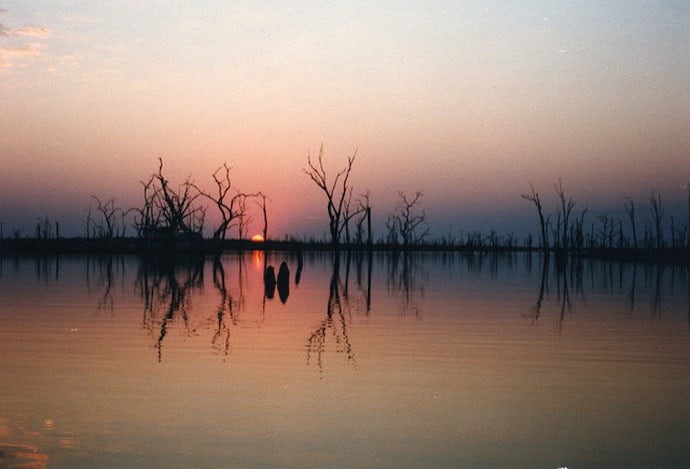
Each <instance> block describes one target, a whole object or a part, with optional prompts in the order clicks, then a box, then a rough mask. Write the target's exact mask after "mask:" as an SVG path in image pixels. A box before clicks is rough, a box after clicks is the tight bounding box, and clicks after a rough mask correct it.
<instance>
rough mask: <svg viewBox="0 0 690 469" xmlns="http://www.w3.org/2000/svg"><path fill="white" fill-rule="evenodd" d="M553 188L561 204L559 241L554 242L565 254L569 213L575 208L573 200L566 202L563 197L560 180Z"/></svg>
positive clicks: (563, 190) (567, 244) (567, 242)
mask: <svg viewBox="0 0 690 469" xmlns="http://www.w3.org/2000/svg"><path fill="white" fill-rule="evenodd" d="M554 187H555V189H556V195H557V196H558V199H559V200H560V202H561V212H560V216H559V219H560V222H561V224H560V226H559V230H561V239H560V240H556V241H557V247H559V248H560V249H562V250H563V251H565V252H567V251H568V249H569V247H570V246H569V244H570V243H569V237H568V225H569V223H570V212H572V211H573V208H574V207H575V201H574V200H573V198H572V197H568V198H567V200H566V197H565V189H563V180H562V179H561V178H559V179H558V184H554Z"/></svg>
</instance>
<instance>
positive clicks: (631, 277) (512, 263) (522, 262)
mask: <svg viewBox="0 0 690 469" xmlns="http://www.w3.org/2000/svg"><path fill="white" fill-rule="evenodd" d="M269 261H270V262H269ZM247 262H250V264H249V265H250V268H249V269H248V268H247V266H246V263H247ZM27 264H28V265H32V269H31V270H32V271H33V274H34V278H35V282H36V284H42V285H50V284H53V283H55V284H62V283H65V282H68V283H69V284H70V288H78V286H77V285H76V284H75V276H74V272H73V266H74V265H81V266H83V267H82V268H83V269H84V270H83V272H84V284H85V287H86V291H87V292H88V295H89V296H91V295H94V296H95V297H96V300H95V303H94V306H95V309H96V311H99V312H105V313H108V314H109V315H110V316H112V317H115V316H116V312H117V311H118V309H119V308H120V307H124V305H118V304H117V302H118V301H123V299H122V298H123V295H126V294H127V291H128V290H130V291H132V287H133V291H134V292H135V294H136V297H137V298H138V301H139V304H140V307H141V309H142V325H143V328H144V330H146V331H147V332H148V334H150V335H151V337H152V338H153V341H154V348H155V350H156V358H157V360H158V361H162V360H163V358H164V349H165V346H164V345H165V342H166V340H167V338H168V336H169V332H170V328H171V327H172V326H173V325H177V324H179V325H180V326H181V327H180V330H181V331H182V333H183V335H184V336H185V337H194V336H198V335H200V334H203V333H202V331H203V330H211V331H212V332H211V334H210V338H209V339H208V340H209V342H208V343H209V344H210V349H211V350H212V351H213V353H214V354H216V355H219V356H222V357H223V358H224V359H225V358H227V357H228V356H229V354H230V351H231V330H232V328H233V327H238V326H240V327H242V328H260V327H261V325H262V324H263V323H264V321H266V319H267V317H268V316H267V314H268V310H269V309H270V308H269V307H270V305H271V300H273V299H275V296H276V292H277V297H278V298H277V299H279V302H275V303H274V305H275V306H272V307H273V308H275V307H276V306H280V305H284V306H285V307H287V306H289V305H291V304H292V303H293V297H295V299H294V302H296V303H295V305H294V306H293V307H294V308H300V306H299V305H301V304H303V303H304V302H305V301H311V300H312V299H313V300H315V301H318V300H317V299H318V297H319V294H318V292H314V288H315V287H314V286H313V285H315V284H314V280H315V279H319V278H321V279H324V280H326V279H328V282H327V283H325V282H324V285H323V287H319V288H323V292H324V294H326V289H327V296H326V302H325V308H323V307H321V308H322V309H321V311H323V313H322V317H321V319H319V320H318V322H317V324H316V326H312V327H313V328H312V329H311V331H310V332H308V333H307V334H306V337H307V362H308V363H316V364H317V366H318V367H319V368H320V369H322V367H323V355H324V353H326V351H327V350H330V349H329V347H328V344H329V343H330V341H332V344H333V347H332V350H333V352H334V353H340V354H344V356H345V357H346V361H347V362H348V363H354V361H355V360H354V358H355V353H354V351H353V346H352V342H351V340H350V329H351V327H352V317H353V314H355V315H358V314H362V315H363V316H364V317H369V316H372V315H374V316H375V315H376V314H377V311H376V309H374V308H373V306H372V304H373V301H376V300H377V299H378V300H380V301H383V302H388V301H389V300H393V302H394V303H395V304H397V306H396V307H395V308H394V310H395V311H397V314H398V315H399V316H401V317H404V316H406V315H408V314H411V315H412V316H414V317H418V318H419V317H421V316H423V315H424V314H425V308H427V307H428V306H427V305H428V304H429V301H433V302H434V304H444V305H449V306H447V307H449V308H450V309H451V310H452V305H454V304H460V303H459V302H460V301H462V299H463V297H462V292H463V291H464V290H465V289H466V287H467V286H468V285H472V289H475V290H476V291H477V292H480V291H487V292H491V291H496V292H500V291H502V290H504V289H505V288H506V286H511V285H512V284H513V283H515V284H518V285H520V286H521V288H524V289H525V290H532V291H533V292H534V296H533V298H534V299H533V300H532V301H526V302H524V305H523V310H522V311H523V313H518V314H521V315H522V316H524V317H526V318H529V320H530V324H532V325H535V324H537V323H538V322H540V321H543V320H544V315H545V314H547V313H552V314H551V317H553V318H554V319H555V324H556V328H557V330H558V331H559V332H562V331H563V330H564V328H565V327H567V322H568V318H570V317H572V316H573V315H575V314H578V310H582V309H586V308H587V307H588V305H589V303H590V302H592V301H598V298H602V297H606V301H607V302H608V303H610V304H613V303H615V302H616V301H620V304H621V305H623V308H620V310H621V311H623V312H624V314H621V318H622V319H626V318H631V317H633V315H634V314H635V313H636V312H640V311H646V312H647V313H648V317H649V318H651V319H653V320H656V321H659V320H661V319H662V317H663V316H664V314H665V312H666V311H669V310H677V309H678V303H679V302H681V303H683V304H685V305H686V307H687V323H688V328H690V275H688V269H687V267H686V266H682V265H677V264H653V263H635V262H619V261H613V260H593V259H584V258H562V257H556V256H543V255H541V254H528V253H485V252H471V253H469V252H468V253H406V254H403V253H372V252H345V253H341V254H339V255H332V254H327V253H314V252H310V253H302V252H295V253H265V252H262V251H255V252H253V253H252V254H251V255H250V256H246V255H243V254H237V255H226V256H223V257H222V258H215V259H212V258H209V259H206V258H204V257H200V256H183V257H177V258H164V257H142V258H136V257H125V256H108V255H103V256H82V257H74V256H63V257H62V258H61V257H60V256H38V257H30V258H22V257H17V256H13V257H10V258H0V273H2V276H1V277H0V281H3V282H5V283H8V282H9V283H10V284H11V283H12V282H14V281H15V280H14V279H15V278H16V277H21V271H22V269H24V267H25V266H26V265H27ZM274 265H278V266H279V267H278V269H277V272H276V269H275V268H274V267H273V266H274ZM290 265H292V266H293V268H294V275H293V272H292V271H291V268H290ZM252 267H253V270H252ZM205 269H209V271H210V273H212V289H210V290H208V291H204V285H205V275H204V272H205ZM132 270H134V271H135V273H134V275H132V273H131V272H129V271H132ZM257 272H258V273H259V279H258V285H261V288H260V289H257V288H255V286H256V285H257V282H256V280H251V279H255V277H254V276H255V275H256V273H257ZM377 272H378V277H377ZM304 275H308V278H309V279H310V282H311V283H310V285H308V286H307V289H306V290H300V289H299V288H298V287H299V286H300V285H301V282H303V280H304ZM229 276H230V277H232V280H231V279H230V278H229ZM377 279H378V280H377ZM250 280H251V281H250ZM252 282H254V283H253V285H254V286H249V287H248V286H247V285H248V283H250V284H251V283H252ZM376 282H378V283H376ZM468 282H469V283H468ZM473 282H478V283H476V285H475V284H474V283H473ZM118 285H119V286H120V287H119V289H117V288H116V287H117V286H118ZM377 285H378V290H377ZM511 288H512V287H511ZM377 291H378V292H379V293H378V294H377V293H376V292H377ZM210 292H214V294H213V295H211V294H210ZM428 292H432V293H431V294H428ZM194 295H197V296H198V298H199V301H198V304H193V302H192V297H193V296H194ZM305 295H307V296H308V297H310V298H307V296H305ZM427 296H429V298H427ZM212 297H215V298H216V299H212ZM248 301H250V302H251V303H253V304H256V303H258V304H260V307H258V308H255V307H253V306H248V303H247V302H248ZM208 303H214V304H215V305H213V306H208V305H207V304H208ZM618 309H619V308H612V310H618ZM379 314H380V313H379Z"/></svg>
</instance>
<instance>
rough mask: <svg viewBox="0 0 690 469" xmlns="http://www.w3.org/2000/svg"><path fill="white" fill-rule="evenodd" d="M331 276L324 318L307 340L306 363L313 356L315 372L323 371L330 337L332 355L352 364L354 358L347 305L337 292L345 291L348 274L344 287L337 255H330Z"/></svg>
mask: <svg viewBox="0 0 690 469" xmlns="http://www.w3.org/2000/svg"><path fill="white" fill-rule="evenodd" d="M349 261H350V256H349V254H348V255H347V258H346V272H348V273H349V266H350V262H349ZM331 264H332V268H333V271H332V274H331V281H330V285H329V288H328V301H327V302H326V312H325V315H326V317H325V318H323V320H322V321H320V322H319V324H318V325H317V326H316V328H315V329H314V330H313V332H312V333H311V334H310V335H309V337H308V338H307V364H310V363H311V360H312V359H313V358H314V357H315V358H316V364H317V365H318V367H319V371H320V372H323V356H324V353H325V351H326V346H327V340H328V338H329V337H332V340H333V346H334V350H335V352H336V353H344V354H345V356H346V358H347V362H348V363H351V364H353V365H354V364H355V355H354V352H353V350H352V344H351V343H350V337H349V335H348V327H349V322H350V321H351V311H350V302H349V299H348V297H347V294H344V295H343V296H342V297H341V294H340V292H341V290H343V289H344V290H345V291H347V280H348V275H347V274H346V276H345V278H346V282H345V287H344V288H343V284H342V282H341V280H340V255H339V254H337V253H335V254H331Z"/></svg>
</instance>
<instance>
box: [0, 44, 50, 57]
mask: <svg viewBox="0 0 690 469" xmlns="http://www.w3.org/2000/svg"><path fill="white" fill-rule="evenodd" d="M40 49H41V44H38V43H34V44H29V45H28V46H22V47H3V48H0V57H4V58H8V57H34V56H36V55H40V54H41V51H40Z"/></svg>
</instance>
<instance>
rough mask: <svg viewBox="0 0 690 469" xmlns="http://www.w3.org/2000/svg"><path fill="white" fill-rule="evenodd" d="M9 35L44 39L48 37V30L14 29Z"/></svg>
mask: <svg viewBox="0 0 690 469" xmlns="http://www.w3.org/2000/svg"><path fill="white" fill-rule="evenodd" d="M10 34H12V35H13V36H30V37H38V38H42V39H45V38H47V37H50V30H49V29H46V28H38V27H33V26H27V27H24V28H15V29H13V30H12V31H11V32H10Z"/></svg>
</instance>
